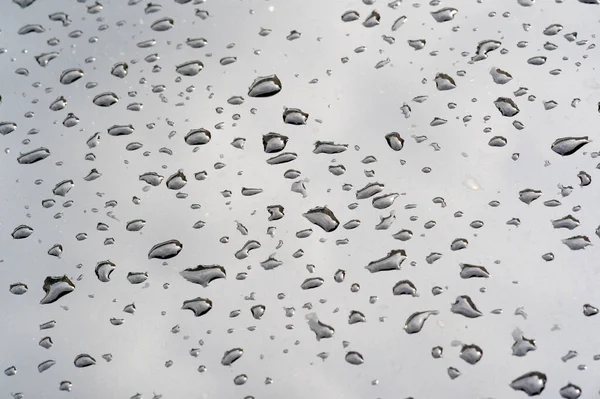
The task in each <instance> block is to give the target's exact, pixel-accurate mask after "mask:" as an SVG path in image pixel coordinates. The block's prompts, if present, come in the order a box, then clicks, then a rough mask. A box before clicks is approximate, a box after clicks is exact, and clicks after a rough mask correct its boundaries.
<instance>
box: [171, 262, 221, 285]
mask: <svg viewBox="0 0 600 399" xmlns="http://www.w3.org/2000/svg"><path fill="white" fill-rule="evenodd" d="M179 274H181V277H183V278H184V279H186V280H187V281H189V282H190V283H194V284H200V285H201V286H203V287H208V285H209V284H210V283H211V282H212V281H214V280H217V279H221V278H223V279H224V278H227V272H226V271H225V268H224V267H223V266H218V265H210V266H204V265H198V266H196V267H195V268H190V269H185V270H184V271H182V272H181V273H179Z"/></svg>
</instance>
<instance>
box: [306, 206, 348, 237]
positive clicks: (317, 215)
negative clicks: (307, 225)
mask: <svg viewBox="0 0 600 399" xmlns="http://www.w3.org/2000/svg"><path fill="white" fill-rule="evenodd" d="M302 216H304V217H305V218H306V219H308V221H309V222H311V223H313V224H315V225H317V226H319V227H320V228H322V229H323V230H325V231H326V232H327V233H330V232H332V231H334V230H335V229H337V227H338V226H339V224H340V222H339V221H338V219H337V218H336V217H335V215H334V214H333V212H332V211H331V210H330V209H329V208H327V207H315V208H312V209H310V210H309V211H308V212H306V213H304V214H302Z"/></svg>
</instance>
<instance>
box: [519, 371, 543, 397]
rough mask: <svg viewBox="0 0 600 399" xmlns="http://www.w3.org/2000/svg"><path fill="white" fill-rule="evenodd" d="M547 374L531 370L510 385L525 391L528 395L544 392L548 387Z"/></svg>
mask: <svg viewBox="0 0 600 399" xmlns="http://www.w3.org/2000/svg"><path fill="white" fill-rule="evenodd" d="M547 380H548V378H547V377H546V374H544V373H540V372H539V371H531V372H529V373H525V374H523V375H522V376H520V377H518V378H516V379H515V380H513V382H511V383H510V387H511V388H512V389H514V390H515V391H523V392H525V393H526V394H527V396H535V395H539V394H540V393H542V391H543V390H544V388H546V381H547Z"/></svg>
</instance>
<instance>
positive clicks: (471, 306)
mask: <svg viewBox="0 0 600 399" xmlns="http://www.w3.org/2000/svg"><path fill="white" fill-rule="evenodd" d="M450 310H451V311H452V313H456V314H460V315H463V316H465V317H468V318H471V319H472V318H476V317H480V316H483V313H481V312H480V311H479V309H477V307H476V306H475V303H473V300H472V299H471V297H469V296H468V295H461V296H458V297H457V298H456V301H455V302H454V303H453V304H452V306H451V307H450Z"/></svg>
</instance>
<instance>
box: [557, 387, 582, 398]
mask: <svg viewBox="0 0 600 399" xmlns="http://www.w3.org/2000/svg"><path fill="white" fill-rule="evenodd" d="M581 392H582V391H581V388H579V387H578V386H577V385H574V384H571V383H568V384H567V385H565V386H564V387H562V388H561V389H560V391H558V393H559V394H560V396H562V397H563V398H565V399H577V398H579V397H580V396H581Z"/></svg>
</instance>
